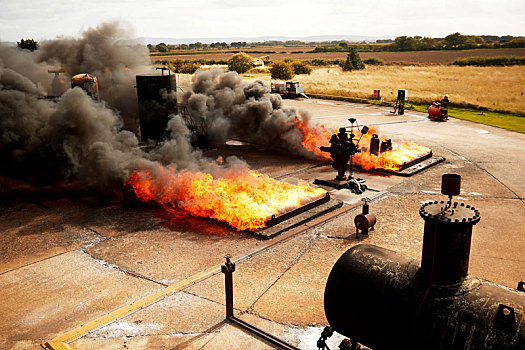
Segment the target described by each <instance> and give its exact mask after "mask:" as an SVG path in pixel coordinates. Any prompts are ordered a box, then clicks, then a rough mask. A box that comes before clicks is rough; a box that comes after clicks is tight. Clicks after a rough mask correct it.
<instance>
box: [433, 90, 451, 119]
mask: <svg viewBox="0 0 525 350" xmlns="http://www.w3.org/2000/svg"><path fill="white" fill-rule="evenodd" d="M449 102H450V101H449V99H448V97H447V96H445V97H443V99H442V100H441V101H433V102H432V104H431V105H430V106H429V107H428V117H429V118H430V119H431V120H436V121H440V122H446V121H447V120H448V103H449Z"/></svg>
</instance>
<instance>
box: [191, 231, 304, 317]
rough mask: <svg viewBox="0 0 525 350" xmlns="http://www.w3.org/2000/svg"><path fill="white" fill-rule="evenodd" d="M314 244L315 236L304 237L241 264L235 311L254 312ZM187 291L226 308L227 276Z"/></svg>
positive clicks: (234, 278)
mask: <svg viewBox="0 0 525 350" xmlns="http://www.w3.org/2000/svg"><path fill="white" fill-rule="evenodd" d="M311 240H312V236H311V235H309V234H301V235H299V236H297V237H294V238H292V239H290V240H288V241H287V242H285V243H282V244H280V245H277V246H275V247H272V248H270V249H268V250H266V251H264V252H262V253H260V254H258V255H255V256H253V257H251V258H250V259H248V260H245V261H243V262H242V263H241V264H239V265H238V266H237V267H236V271H235V273H234V275H233V283H234V285H233V293H234V299H233V302H234V304H233V305H234V307H235V308H237V309H238V310H246V309H248V308H250V307H251V306H252V305H253V303H254V302H255V301H256V300H257V299H259V298H260V297H261V295H263V294H264V292H265V291H266V290H267V289H268V288H269V287H271V285H272V284H273V283H275V282H276V281H277V280H278V279H279V278H280V277H281V275H282V274H284V273H285V272H286V271H287V270H288V269H289V268H290V267H291V266H293V264H294V263H295V262H296V261H297V258H298V256H300V255H301V254H303V253H304V251H305V250H306V249H307V248H308V245H309V243H310V241H311ZM187 291H188V292H189V293H193V294H195V295H199V296H202V297H205V298H208V299H210V300H213V301H215V302H218V303H222V304H224V302H225V291H224V275H223V274H222V273H221V274H218V275H215V276H212V277H210V278H208V279H206V280H204V281H202V282H200V283H198V284H196V285H194V286H192V287H190V288H188V289H187Z"/></svg>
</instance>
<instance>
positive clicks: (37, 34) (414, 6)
mask: <svg viewBox="0 0 525 350" xmlns="http://www.w3.org/2000/svg"><path fill="white" fill-rule="evenodd" d="M115 19H118V20H124V21H127V22H128V23H130V24H131V26H132V27H133V28H134V35H135V36H137V37H170V38H209V37H213V38H220V37H224V38H227V37H239V36H240V37H246V38H249V37H259V36H287V37H304V36H314V35H366V36H385V37H395V36H400V35H423V36H431V37H443V36H445V35H447V34H450V33H454V32H460V33H462V34H494V35H506V34H509V35H525V0H441V1H435V0H433V1H429V0H359V1H357V0H346V1H343V0H339V1H337V0H327V1H322V0H317V1H309V0H279V1H278V0H243V1H236V0H201V1H199V0H191V1H190V0H149V1H148V0H82V1H78V0H45V1H36V0H0V41H17V40H20V38H29V37H31V38H34V39H37V40H42V39H52V38H55V37H57V36H77V35H78V34H79V33H80V32H81V31H82V30H84V29H86V28H88V27H93V26H96V25H98V24H100V23H101V22H104V21H109V20H115Z"/></svg>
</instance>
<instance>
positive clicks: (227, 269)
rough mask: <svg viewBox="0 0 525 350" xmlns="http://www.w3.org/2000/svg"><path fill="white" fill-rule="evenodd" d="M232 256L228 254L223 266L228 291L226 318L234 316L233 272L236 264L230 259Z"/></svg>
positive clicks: (225, 285) (225, 287)
mask: <svg viewBox="0 0 525 350" xmlns="http://www.w3.org/2000/svg"><path fill="white" fill-rule="evenodd" d="M230 258H231V257H230V256H229V255H227V256H226V263H225V264H224V265H222V266H221V272H222V273H223V274H224V289H225V291H226V318H230V317H233V273H234V272H235V264H234V263H232V262H231V261H230Z"/></svg>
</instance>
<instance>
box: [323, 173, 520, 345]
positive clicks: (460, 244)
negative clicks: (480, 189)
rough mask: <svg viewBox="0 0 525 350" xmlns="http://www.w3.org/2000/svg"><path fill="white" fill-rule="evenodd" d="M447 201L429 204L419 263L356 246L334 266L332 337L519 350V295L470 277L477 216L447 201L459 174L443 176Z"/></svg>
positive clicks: (328, 295) (328, 310)
mask: <svg viewBox="0 0 525 350" xmlns="http://www.w3.org/2000/svg"><path fill="white" fill-rule="evenodd" d="M442 181H443V183H442V193H444V194H446V195H448V196H449V201H447V202H445V201H440V202H438V201H434V202H427V203H425V204H423V205H422V206H421V208H420V209H419V214H420V215H421V217H422V218H423V219H424V220H425V233H424V237H423V252H422V258H421V266H419V264H418V262H417V261H416V260H415V259H412V258H408V257H406V256H404V255H402V254H399V253H396V252H394V251H391V250H388V249H385V248H381V247H377V246H373V245H369V244H361V245H357V246H355V247H353V248H351V249H349V250H348V251H347V252H346V253H344V254H343V256H341V258H339V260H338V261H337V262H336V264H335V265H334V267H333V268H332V271H331V272H330V275H329V277H328V281H327V283H326V289H325V296H324V306H325V314H326V318H327V320H328V322H329V323H330V326H331V327H332V328H333V329H334V330H335V331H337V332H339V333H341V334H343V335H345V336H347V337H349V338H351V339H353V340H354V341H358V342H360V343H363V344H364V345H366V346H368V347H371V348H373V349H374V350H378V349H525V316H524V313H525V293H524V292H522V291H518V290H515V289H511V288H507V287H503V286H500V285H497V284H495V283H492V282H489V281H485V280H481V279H478V278H476V277H472V276H468V264H469V254H470V241H471V235H472V227H473V226H474V225H475V224H476V223H477V222H479V220H480V215H479V212H478V211H477V210H476V209H475V208H474V207H471V206H469V205H465V204H464V203H461V204H458V203H457V202H455V203H452V196H453V195H456V194H459V192H460V188H461V177H460V176H459V175H455V174H446V175H444V176H443V177H442Z"/></svg>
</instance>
